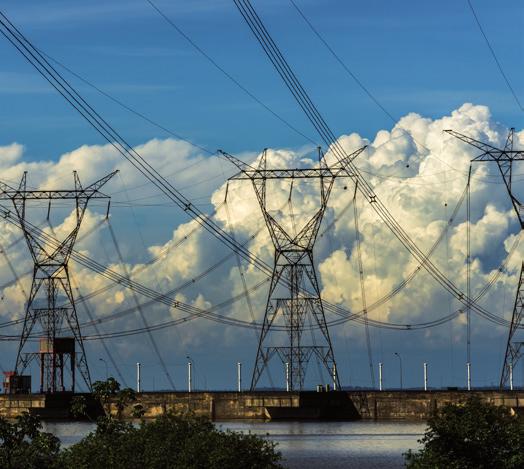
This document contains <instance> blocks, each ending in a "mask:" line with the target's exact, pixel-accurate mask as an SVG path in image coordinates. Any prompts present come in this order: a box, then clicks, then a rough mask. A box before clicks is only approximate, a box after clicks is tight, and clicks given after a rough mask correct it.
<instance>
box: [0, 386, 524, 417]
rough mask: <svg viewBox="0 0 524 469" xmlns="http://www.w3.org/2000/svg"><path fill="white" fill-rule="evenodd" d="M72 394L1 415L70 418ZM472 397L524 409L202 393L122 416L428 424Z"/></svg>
mask: <svg viewBox="0 0 524 469" xmlns="http://www.w3.org/2000/svg"><path fill="white" fill-rule="evenodd" d="M79 395H80V396H84V397H85V398H86V402H87V404H88V409H89V413H90V415H92V416H96V415H97V414H98V415H100V414H101V413H102V410H101V408H100V406H99V405H98V404H97V403H96V402H94V401H93V399H92V397H91V396H90V395H89V394H76V396H79ZM74 396H75V395H73V394H71V393H63V394H54V395H45V394H27V395H0V416H2V417H5V418H14V417H16V416H17V415H21V414H22V413H23V412H30V413H32V414H34V415H37V416H39V417H41V418H43V419H50V420H55V419H72V415H71V413H70V406H71V400H72V398H73V397H74ZM470 396H477V397H479V398H480V399H481V400H483V401H486V402H491V403H493V404H496V405H503V406H506V407H508V408H510V409H513V410H514V411H515V412H520V411H522V410H524V391H498V390H476V391H460V390H459V391H411V390H408V391H331V392H313V391H303V392H285V391H255V392H228V391H202V392H200V391H198V392H191V393H188V392H144V393H138V394H137V395H136V397H137V400H136V402H134V403H132V404H131V405H128V406H127V407H126V408H125V409H124V411H123V413H122V416H123V418H127V419H131V418H132V415H133V406H134V405H137V404H140V406H141V408H142V409H143V411H144V417H145V418H154V417H157V416H159V415H162V414H164V413H167V412H174V413H176V414H185V413H188V412H190V413H192V414H194V415H198V416H204V417H208V418H210V419H212V420H358V419H366V420H427V418H428V417H429V416H430V415H431V413H432V412H433V411H434V410H436V409H439V408H440V407H442V406H443V405H445V404H446V403H460V402H464V401H465V400H467V398H468V397H470ZM110 410H111V413H112V414H114V415H117V414H118V409H117V406H116V402H111V403H110Z"/></svg>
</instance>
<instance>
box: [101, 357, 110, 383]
mask: <svg viewBox="0 0 524 469" xmlns="http://www.w3.org/2000/svg"><path fill="white" fill-rule="evenodd" d="M99 360H100V361H101V362H104V365H105V367H106V381H107V379H108V378H109V371H108V369H107V362H106V361H105V360H104V359H103V358H99Z"/></svg>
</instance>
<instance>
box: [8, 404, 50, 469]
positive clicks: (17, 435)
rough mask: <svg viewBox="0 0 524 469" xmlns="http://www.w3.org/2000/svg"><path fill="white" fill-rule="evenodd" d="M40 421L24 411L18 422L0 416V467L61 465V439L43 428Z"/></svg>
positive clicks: (34, 468) (30, 468) (47, 468)
mask: <svg viewBox="0 0 524 469" xmlns="http://www.w3.org/2000/svg"><path fill="white" fill-rule="evenodd" d="M41 428H42V424H41V423H40V421H39V420H38V419H37V418H36V417H34V416H32V415H30V414H28V413H24V414H22V415H21V416H18V417H17V418H16V420H15V422H13V423H10V422H8V421H7V420H6V419H4V418H0V467H2V468H6V469H52V468H58V467H59V466H58V465H57V464H58V454H59V451H60V440H59V439H58V438H57V437H56V436H54V435H52V434H51V433H46V432H42V431H41Z"/></svg>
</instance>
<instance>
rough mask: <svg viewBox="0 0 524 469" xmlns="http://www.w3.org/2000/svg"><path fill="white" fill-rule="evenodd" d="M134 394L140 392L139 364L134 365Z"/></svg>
mask: <svg viewBox="0 0 524 469" xmlns="http://www.w3.org/2000/svg"><path fill="white" fill-rule="evenodd" d="M136 392H140V362H137V363H136Z"/></svg>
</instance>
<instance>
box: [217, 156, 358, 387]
mask: <svg viewBox="0 0 524 469" xmlns="http://www.w3.org/2000/svg"><path fill="white" fill-rule="evenodd" d="M364 148H365V147H364ZM364 148H361V149H359V150H357V151H356V152H354V153H352V154H351V155H349V156H348V157H347V160H346V161H350V160H352V159H353V158H355V157H356V156H358V155H359V154H360V153H361V152H362V151H363V150H364ZM221 153H222V155H224V156H225V157H226V158H227V159H228V160H229V161H230V162H232V163H233V164H234V165H235V166H236V167H237V168H238V169H239V170H240V172H239V173H238V174H236V175H234V176H233V177H231V178H230V179H229V180H230V181H231V180H250V181H251V182H252V185H253V188H254V191H255V194H256V196H257V199H258V203H259V205H260V209H261V211H262V215H263V217H264V221H265V223H266V226H267V229H268V231H269V234H270V237H271V240H272V242H273V245H274V248H275V254H274V265H273V275H272V277H271V282H270V287H269V292H268V297H267V303H266V309H265V313H264V320H263V325H262V330H261V332H260V338H259V341H258V348H257V355H256V359H255V366H254V369H253V376H252V380H251V390H254V389H255V388H256V386H257V383H258V381H259V379H260V377H261V376H262V374H263V372H264V370H265V369H266V367H267V366H268V362H269V361H270V360H271V358H272V357H273V356H275V355H277V356H278V357H279V358H280V360H281V361H282V363H284V364H287V366H288V371H289V373H288V374H289V376H288V385H289V390H291V391H292V390H302V389H303V388H304V379H305V375H306V369H307V364H308V362H309V359H310V358H311V357H312V356H316V357H317V358H318V360H319V362H320V363H322V364H323V366H324V367H325V369H326V370H327V371H328V373H329V375H330V376H331V377H332V379H333V384H334V387H335V388H336V389H340V380H339V376H338V372H337V367H336V362H335V356H334V353H333V346H332V344H331V338H330V336H329V330H328V327H327V324H326V318H325V314H324V308H323V305H322V299H321V296H320V286H319V283H318V278H317V274H316V271H315V266H314V262H313V248H314V245H315V241H316V238H317V234H318V231H319V228H320V224H321V222H322V218H323V216H324V213H325V210H326V207H327V203H328V200H329V196H330V194H331V189H332V188H333V184H334V182H335V178H337V177H346V176H347V173H346V169H345V167H343V166H342V165H338V166H336V167H331V168H330V167H328V166H327V165H326V163H325V160H324V158H323V156H322V154H321V152H320V149H319V161H320V165H319V167H318V168H308V169H267V168H266V150H264V152H263V153H262V156H261V158H260V161H259V164H258V167H257V168H254V167H252V166H250V165H248V164H246V163H244V162H242V161H240V160H239V159H238V158H236V157H234V156H231V155H229V154H227V153H225V152H221ZM342 163H344V162H342ZM282 179H290V180H291V181H292V182H293V181H296V180H300V179H318V180H319V182H320V206H319V208H318V210H317V211H316V212H315V213H314V214H313V216H312V217H311V218H309V220H307V221H306V222H305V223H304V224H303V225H301V226H302V228H301V229H297V230H296V232H295V233H293V234H290V233H289V232H288V230H286V229H285V228H284V227H283V226H282V224H281V223H280V222H279V221H277V220H276V219H275V218H274V217H273V216H272V215H271V214H270V213H269V211H268V208H267V204H266V198H267V191H266V186H267V182H268V181H269V180H282ZM291 216H292V217H294V216H293V214H291ZM279 284H280V287H281V288H277V287H278V286H279ZM279 319H280V321H283V323H284V329H285V330H286V332H287V336H288V337H287V338H288V343H287V344H286V345H283V346H269V347H268V346H267V342H268V339H269V337H270V333H271V329H272V328H274V326H275V325H276V324H277V322H278V321H279ZM306 321H308V322H307V323H306ZM306 327H309V328H310V329H311V328H312V327H313V328H318V330H319V331H320V334H319V336H320V337H319V341H320V342H321V344H322V345H319V344H318V343H316V340H315V339H314V337H313V335H312V337H311V339H310V342H313V343H310V344H309V345H305V344H304V342H306V340H307V339H306V338H305V337H304V332H305V329H306Z"/></svg>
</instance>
